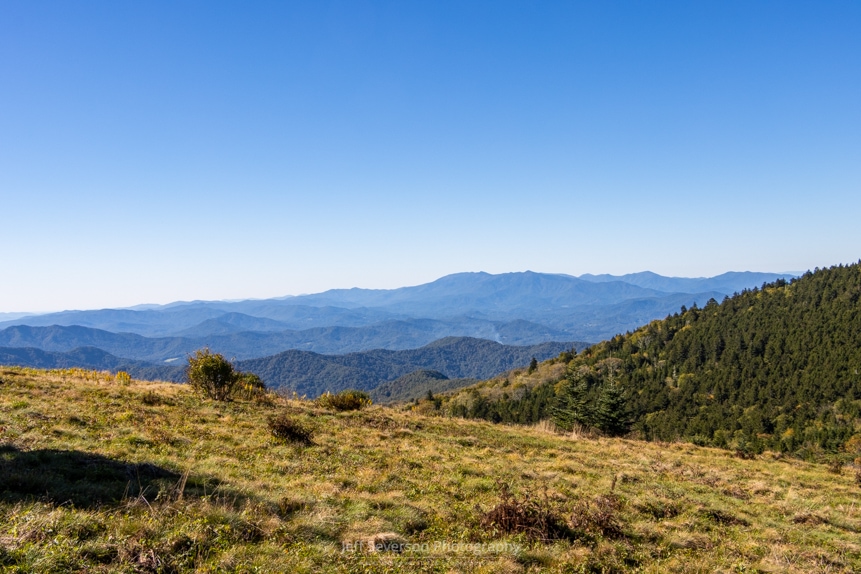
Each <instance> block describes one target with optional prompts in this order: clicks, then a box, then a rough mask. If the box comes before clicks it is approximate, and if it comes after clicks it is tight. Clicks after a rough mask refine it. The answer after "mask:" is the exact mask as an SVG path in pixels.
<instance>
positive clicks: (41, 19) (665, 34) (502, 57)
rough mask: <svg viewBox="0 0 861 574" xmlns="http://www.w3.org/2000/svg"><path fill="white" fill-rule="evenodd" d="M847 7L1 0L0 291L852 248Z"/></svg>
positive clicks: (729, 261) (858, 16) (855, 13)
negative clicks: (1, 246)
mask: <svg viewBox="0 0 861 574" xmlns="http://www.w3.org/2000/svg"><path fill="white" fill-rule="evenodd" d="M859 30H861V3H858V2H789V1H781V2H750V1H744V2H730V1H719V2H718V1H703V2H687V1H686V2H660V3H658V2H611V1H596V2H504V1H499V0H496V1H490V2H442V1H428V2H404V1H397V2H360V1H349V2H324V1H313V2H280V1H279V2H254V3H239V2H234V3H227V2H213V1H207V2H191V1H184V2H158V1H150V2H116V1H110V2H107V1H105V2H96V1H90V2H39V1H30V0H27V1H16V0H7V1H5V2H2V3H0V78H2V89H0V242H2V245H3V248H2V250H1V251H0V266H2V270H3V271H2V275H0V311H47V310H59V309H73V308H98V307H113V306H127V305H134V304H138V303H166V302H169V301H175V300H183V299H185V300H188V299H226V298H228V299H235V298H251V297H273V296H281V295H287V294H299V293H309V292H317V291H322V290H325V289H329V288H340V287H354V286H357V287H367V288H393V287H399V286H403V285H414V284H419V283H424V282H427V281H431V280H433V279H436V278H438V277H440V276H442V275H445V274H448V273H454V272H460V271H487V272H492V273H500V272H508V271H523V270H527V269H531V270H533V271H543V272H554V273H568V274H574V275H578V274H581V273H616V274H622V273H628V272H634V271H642V270H646V269H649V270H652V271H655V272H658V273H661V274H664V275H679V276H706V275H716V274H719V273H722V272H724V271H729V270H755V271H788V270H805V269H808V268H813V267H816V266H820V267H822V266H828V265H832V264H836V263H850V262H855V261H857V260H858V259H859V257H861V249H859V248H861V225H859V222H858V219H859V213H861V34H859Z"/></svg>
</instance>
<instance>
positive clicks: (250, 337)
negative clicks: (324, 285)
mask: <svg viewBox="0 0 861 574" xmlns="http://www.w3.org/2000/svg"><path fill="white" fill-rule="evenodd" d="M779 277H786V276H782V275H780V274H764V273H748V272H745V273H726V274H724V275H720V276H718V277H714V278H710V279H685V278H670V277H661V276H659V275H656V274H654V273H649V272H643V273H634V274H630V275H624V276H620V277H614V276H609V275H594V276H593V275H583V276H581V277H580V278H578V277H572V276H569V275H562V274H547V273H534V272H531V271H526V272H522V273H504V274H499V275H491V274H489V273H458V274H454V275H448V276H446V277H442V278H440V279H438V280H436V281H433V282H431V283H427V284H424V285H418V286H413V287H402V288H399V289H388V290H384V289H378V290H375V289H335V290H330V291H326V292H323V293H318V294H313V295H302V296H296V297H286V298H275V299H264V300H247V301H208V302H207V301H193V302H177V303H171V304H169V305H161V306H157V305H140V306H138V307H136V308H130V309H101V310H94V311H64V312H61V313H50V314H44V315H30V316H26V317H18V318H16V319H14V320H11V321H5V322H0V330H2V329H4V328H8V327H12V326H21V325H28V326H33V327H52V326H66V327H70V326H81V327H88V328H91V329H98V330H102V331H109V332H112V333H117V334H135V335H140V336H143V337H148V338H152V339H160V338H166V337H170V338H174V339H173V340H172V341H166V340H165V341H156V342H152V341H150V342H146V341H140V340H137V343H134V344H133V342H132V340H131V339H128V338H127V339H126V340H125V342H124V343H121V344H120V343H116V342H114V343H111V344H113V345H114V346H113V347H110V346H108V347H102V348H105V349H106V350H109V351H110V352H121V353H125V355H124V356H129V357H132V358H140V359H146V360H165V359H167V358H172V357H168V356H165V355H164V353H163V352H161V351H159V353H161V356H156V355H158V353H154V352H151V349H153V348H158V347H160V346H161V347H163V348H170V347H171V346H173V347H175V348H176V349H177V353H179V354H182V353H187V352H189V347H190V346H192V345H196V346H199V345H200V344H207V345H209V346H211V347H216V346H220V347H221V348H223V349H224V350H225V352H226V353H227V354H230V355H231V356H236V357H237V358H251V357H254V356H257V357H259V356H265V355H269V354H273V353H276V352H279V351H282V350H286V349H290V348H294V349H304V350H313V351H316V352H323V353H346V352H353V351H361V350H370V349H374V348H389V349H406V348H416V347H419V346H421V345H425V344H427V343H429V342H431V341H433V340H436V339H438V338H441V337H445V336H469V337H480V338H487V339H490V340H495V341H497V342H501V343H506V344H518V345H522V344H535V343H539V342H542V341H550V340H588V341H599V340H602V339H606V338H608V337H611V336H613V335H614V334H616V333H620V332H624V331H626V330H629V329H633V328H636V327H638V326H639V325H641V324H643V323H644V322H648V321H650V320H652V319H656V318H662V317H665V316H666V315H667V314H669V313H672V312H674V311H676V310H678V309H679V307H681V306H682V305H686V306H691V305H692V304H693V303H697V304H699V305H704V304H705V303H706V302H707V301H708V300H709V299H711V298H715V299H718V300H720V299H722V298H723V297H724V296H726V295H730V294H732V293H733V292H735V291H737V290H740V289H744V288H752V287H755V286H758V285H759V284H761V283H762V282H763V281H767V280H774V279H776V278H779ZM313 329H320V330H319V331H313ZM67 335H68V336H69V339H68V340H66V341H61V340H60V336H59V335H56V336H53V337H52V338H51V341H50V344H47V343H46V344H42V343H40V342H39V341H38V340H33V341H31V342H30V343H28V345H32V346H35V347H38V348H42V349H44V350H69V349H72V348H75V347H77V346H81V345H89V344H97V345H100V344H105V345H109V343H107V342H104V341H103V342H102V343H91V342H87V341H80V340H77V338H76V337H77V336H78V335H75V334H73V333H71V332H69V333H67ZM9 337H11V335H7V338H6V339H4V338H3V336H0V344H2V345H8V346H21V344H18V343H15V342H12V341H11V339H10V338H9ZM176 338H179V339H183V340H182V341H181V340H178V339H176ZM102 339H104V337H102ZM4 341H5V342H4ZM135 344H140V346H141V348H139V349H136V348H135V349H133V350H128V349H132V348H133V347H134V345H135ZM147 349H149V350H147ZM255 349H257V350H255Z"/></svg>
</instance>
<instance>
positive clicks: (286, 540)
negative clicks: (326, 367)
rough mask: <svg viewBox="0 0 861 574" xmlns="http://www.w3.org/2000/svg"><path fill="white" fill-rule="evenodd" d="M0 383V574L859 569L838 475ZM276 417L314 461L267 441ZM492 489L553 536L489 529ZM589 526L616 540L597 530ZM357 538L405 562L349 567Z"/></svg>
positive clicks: (74, 382) (478, 431) (849, 486)
mask: <svg viewBox="0 0 861 574" xmlns="http://www.w3.org/2000/svg"><path fill="white" fill-rule="evenodd" d="M0 380H2V383H0V445H2V446H0V571H3V572H74V571H81V572H84V571H86V572H186V571H189V572H190V571H198V572H233V571H240V572H320V571H324V572H400V571H414V572H512V573H513V572H530V571H534V572H602V571H603V572H614V571H615V572H628V571H642V572H655V573H657V572H721V571H722V572H857V571H861V543H859V542H858V541H859V533H861V488H859V485H858V484H857V483H856V482H855V475H854V471H852V470H851V469H849V468H848V467H847V468H843V469H837V470H839V473H835V472H833V470H834V469H829V468H828V467H827V466H825V465H815V464H810V463H805V462H801V461H797V460H793V459H788V458H781V457H779V456H777V455H772V454H769V453H766V454H765V455H762V456H759V457H757V458H756V459H754V460H742V459H739V458H735V457H733V456H732V454H731V453H729V452H726V451H722V450H716V449H707V448H699V447H696V446H692V445H687V444H657V443H644V442H638V441H629V440H617V439H613V440H611V439H586V438H577V437H572V436H563V435H559V434H556V433H554V432H552V431H551V430H549V429H548V428H546V427H530V428H525V427H509V426H499V425H493V424H490V423H485V422H479V421H464V420H456V419H450V418H444V417H434V416H423V415H420V414H417V413H415V412H408V411H404V410H395V409H390V408H385V407H379V406H372V407H369V408H365V409H363V410H360V411H352V412H343V413H337V412H334V411H329V410H325V409H322V408H319V407H317V406H315V405H314V404H313V403H311V402H302V401H294V400H287V399H283V398H273V399H272V400H270V401H268V402H264V403H256V402H233V403H215V402H212V401H208V400H204V399H201V398H199V397H197V396H195V395H194V394H192V393H191V392H190V390H189V389H188V388H187V387H185V386H181V385H173V384H166V383H147V382H139V381H132V382H131V383H130V384H126V385H124V384H118V383H117V382H115V381H114V380H113V379H110V378H107V377H96V376H87V377H85V376H83V375H82V374H81V373H58V372H54V373H46V372H42V371H34V370H26V369H14V368H0ZM274 415H283V416H286V417H289V418H290V419H291V420H294V421H296V422H297V423H300V424H301V425H302V426H303V428H307V429H309V430H311V431H312V434H311V437H312V438H311V440H310V443H305V442H302V441H299V442H291V441H285V440H279V439H277V438H275V437H274V436H272V434H271V432H270V426H269V423H268V421H269V420H271V417H273V416H274ZM501 484H505V485H508V487H509V488H510V491H511V494H512V495H513V496H514V497H515V499H517V500H520V501H523V500H526V499H529V500H531V501H532V503H531V504H534V505H537V507H540V508H541V509H543V510H545V511H547V512H549V513H552V514H553V515H554V516H557V517H559V518H560V520H562V521H563V522H564V523H566V524H568V525H569V527H570V528H569V530H568V531H567V534H565V535H564V536H559V537H558V539H555V540H541V539H540V538H539V539H536V538H535V537H534V536H529V535H528V534H526V533H520V534H518V533H512V534H506V533H504V532H503V531H502V529H500V528H495V527H494V526H493V525H492V524H489V523H488V522H487V521H483V520H482V518H483V515H484V513H486V512H488V511H490V510H491V509H494V508H495V507H497V505H498V504H499V503H500V502H501V500H502V499H501V491H500V485H501ZM608 497H609V498H608ZM605 499H607V500H612V501H613V504H612V505H610V506H606V505H605V506H604V507H602V506H601V500H605ZM602 508H604V509H607V508H609V509H610V510H607V512H611V513H612V515H611V516H610V517H609V519H610V522H609V523H611V524H615V525H617V526H618V528H615V527H614V528H609V529H605V530H602V529H601V528H599V527H598V526H596V525H598V523H597V522H595V520H597V519H594V515H595V513H596V512H598V511H599V510H601V509H602ZM590 513H592V514H590ZM590 520H591V521H592V522H589V521H590ZM372 540H376V541H378V542H381V541H384V542H385V543H386V545H387V547H388V548H397V547H398V545H399V544H400V545H401V546H400V548H401V549H403V550H404V551H403V552H401V553H396V552H389V551H383V552H367V551H364V550H361V549H358V550H357V547H358V546H361V545H363V547H364V549H367V547H368V543H369V541H372ZM349 544H352V546H351V547H350V546H347V547H346V550H345V545H349Z"/></svg>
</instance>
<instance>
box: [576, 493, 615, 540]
mask: <svg viewBox="0 0 861 574" xmlns="http://www.w3.org/2000/svg"><path fill="white" fill-rule="evenodd" d="M620 506H621V503H620V502H619V499H618V498H617V497H616V496H614V495H612V494H608V495H606V496H605V495H599V496H596V497H594V498H593V499H592V500H581V501H579V502H578V503H577V505H576V507H575V508H574V512H572V513H571V519H570V521H569V524H570V525H571V528H573V529H574V530H575V531H577V532H582V533H584V534H590V535H596V534H600V535H601V536H607V537H610V538H618V537H621V536H622V534H623V533H622V524H621V522H620V521H619V508H620Z"/></svg>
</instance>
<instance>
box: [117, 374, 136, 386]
mask: <svg viewBox="0 0 861 574" xmlns="http://www.w3.org/2000/svg"><path fill="white" fill-rule="evenodd" d="M114 378H115V379H116V381H117V382H118V383H119V384H121V385H129V384H131V382H132V376H131V375H130V374H128V373H127V372H125V371H117V374H116V376H115V377H114Z"/></svg>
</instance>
